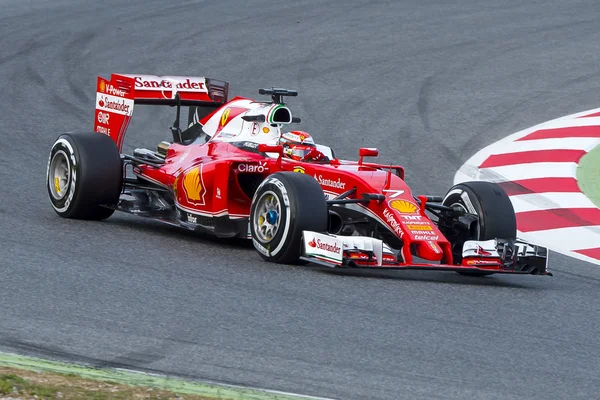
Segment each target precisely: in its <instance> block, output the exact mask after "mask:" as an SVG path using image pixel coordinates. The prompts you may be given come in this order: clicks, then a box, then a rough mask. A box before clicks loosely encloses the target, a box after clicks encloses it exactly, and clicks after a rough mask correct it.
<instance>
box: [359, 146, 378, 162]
mask: <svg viewBox="0 0 600 400" xmlns="http://www.w3.org/2000/svg"><path fill="white" fill-rule="evenodd" d="M378 155H379V150H377V149H375V148H372V147H361V148H360V149H358V156H359V159H358V163H359V164H362V163H363V158H364V157H377V156H378Z"/></svg>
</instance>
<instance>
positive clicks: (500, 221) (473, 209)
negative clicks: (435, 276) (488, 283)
mask: <svg viewBox="0 0 600 400" xmlns="http://www.w3.org/2000/svg"><path fill="white" fill-rule="evenodd" d="M442 204H443V205H445V206H449V207H460V208H462V209H463V210H464V211H465V212H467V213H470V214H475V215H477V217H478V218H477V221H476V222H475V223H474V224H473V226H472V229H471V230H470V231H469V234H468V235H467V237H466V238H465V237H464V236H463V237H462V238H461V237H460V236H456V234H455V233H454V232H444V231H442V233H444V235H445V236H446V237H447V238H448V239H449V240H450V242H451V244H452V257H453V259H454V262H455V263H460V262H462V247H463V244H464V242H465V240H480V241H484V240H491V239H496V238H497V239H516V237H517V219H516V216H515V210H514V208H513V205H512V203H511V201H510V199H509V197H508V195H507V194H506V192H505V191H504V190H503V189H502V188H501V187H500V186H498V184H496V183H492V182H484V181H475V182H463V183H459V184H457V185H455V186H453V187H452V188H451V189H450V190H449V191H448V193H447V194H446V197H444V201H443V202H442ZM459 274H461V275H468V276H486V275H491V274H493V272H459Z"/></svg>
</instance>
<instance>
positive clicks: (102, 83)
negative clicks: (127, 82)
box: [100, 80, 106, 93]
mask: <svg viewBox="0 0 600 400" xmlns="http://www.w3.org/2000/svg"><path fill="white" fill-rule="evenodd" d="M105 90H106V82H104V81H103V80H102V81H100V91H101V92H102V93H104V91H105Z"/></svg>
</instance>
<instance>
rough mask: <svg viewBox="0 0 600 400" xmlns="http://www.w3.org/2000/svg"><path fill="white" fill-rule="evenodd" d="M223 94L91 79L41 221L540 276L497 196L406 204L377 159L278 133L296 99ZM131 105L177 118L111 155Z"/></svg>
mask: <svg viewBox="0 0 600 400" xmlns="http://www.w3.org/2000/svg"><path fill="white" fill-rule="evenodd" d="M228 91H229V84H228V83H227V82H223V81H218V80H214V79H208V78H198V77H180V76H165V77H158V76H152V75H121V74H119V75H117V74H113V75H112V76H111V79H110V80H108V79H104V78H101V77H99V78H98V81H97V96H96V114H95V117H96V118H95V126H94V132H89V133H77V134H75V133H68V134H63V135H61V136H59V137H58V139H57V140H56V142H55V143H54V145H53V146H52V150H51V153H50V157H49V161H48V171H47V187H48V193H49V196H50V201H51V203H52V207H53V208H54V210H55V211H56V212H57V213H58V214H59V215H60V216H62V217H65V218H85V219H95V220H100V219H104V218H108V217H109V216H110V215H112V214H113V212H114V211H115V210H119V211H124V212H128V213H131V214H135V215H139V216H143V217H148V218H152V219H154V220H158V221H162V222H165V223H168V224H172V225H177V226H180V227H182V228H186V229H190V230H197V231H203V232H207V233H210V234H213V235H216V236H218V237H227V238H231V237H241V238H247V239H251V240H252V241H253V244H254V247H255V248H256V250H257V251H258V253H259V254H260V256H261V257H262V258H264V259H265V260H268V261H272V262H277V263H296V262H301V261H308V262H312V263H317V264H323V265H326V266H329V267H335V268H385V269H409V268H412V269H432V270H448V271H456V272H459V273H462V274H467V275H488V274H492V273H521V274H543V275H550V273H549V272H548V271H547V261H548V257H547V249H545V248H542V247H539V246H536V245H532V244H529V243H526V242H523V241H521V240H518V239H517V238H516V219H515V213H514V210H513V207H512V204H511V202H510V200H509V199H508V197H507V195H506V194H505V193H504V191H503V190H502V189H501V188H500V187H499V186H498V185H496V184H494V183H489V182H468V183H461V184H458V185H455V186H454V187H452V188H451V189H450V190H449V191H448V193H447V194H446V195H445V196H444V197H436V196H414V195H413V193H412V192H411V190H410V188H409V187H408V186H407V184H406V183H405V181H404V169H403V168H402V167H401V166H395V165H380V164H375V163H371V162H367V161H365V158H366V157H376V156H377V155H378V151H377V149H372V148H360V149H358V155H359V159H358V161H345V160H339V159H337V158H336V157H335V154H334V152H333V150H332V149H331V148H330V147H328V146H325V145H321V144H317V143H315V142H314V141H313V139H312V138H311V136H310V135H309V134H308V133H306V132H302V131H288V132H284V131H283V130H282V129H283V128H284V127H286V126H292V125H290V124H295V123H298V122H300V119H299V118H297V117H295V116H292V113H291V111H290V109H289V108H288V107H287V106H286V105H285V103H284V101H283V99H284V97H285V96H296V95H297V92H296V91H293V90H286V89H278V88H271V89H261V90H260V91H259V93H260V94H262V95H268V96H270V100H268V101H255V100H251V99H246V98H242V97H235V98H233V99H231V100H229V99H228ZM139 104H150V105H169V106H174V107H176V118H175V123H174V124H173V126H172V127H171V128H170V130H171V135H172V140H170V141H164V142H161V143H160V144H158V148H157V150H156V151H154V150H149V149H136V150H134V151H133V154H131V155H128V154H122V151H121V148H122V143H123V137H124V135H125V131H126V130H127V127H128V124H129V121H130V119H131V117H132V114H133V109H134V106H137V105H139ZM182 107H187V114H188V117H187V124H186V125H185V127H184V129H183V130H182V129H181V128H180V122H179V121H180V112H181V108H182Z"/></svg>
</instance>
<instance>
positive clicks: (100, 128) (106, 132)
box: [96, 126, 110, 136]
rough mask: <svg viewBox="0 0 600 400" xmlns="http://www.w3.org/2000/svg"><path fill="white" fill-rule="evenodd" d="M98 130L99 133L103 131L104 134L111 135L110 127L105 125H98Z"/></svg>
mask: <svg viewBox="0 0 600 400" xmlns="http://www.w3.org/2000/svg"><path fill="white" fill-rule="evenodd" d="M96 131H97V132H98V133H103V134H105V135H108V136H110V128H105V127H104V126H98V127H97V128H96Z"/></svg>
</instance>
